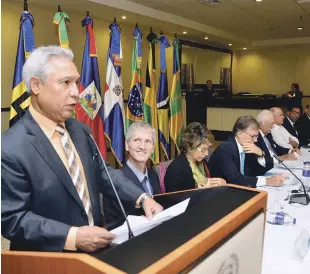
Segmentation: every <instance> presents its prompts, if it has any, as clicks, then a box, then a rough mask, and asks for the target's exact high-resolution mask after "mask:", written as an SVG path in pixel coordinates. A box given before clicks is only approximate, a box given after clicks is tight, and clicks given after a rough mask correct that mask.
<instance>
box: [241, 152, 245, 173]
mask: <svg viewBox="0 0 310 274" xmlns="http://www.w3.org/2000/svg"><path fill="white" fill-rule="evenodd" d="M240 156H241V163H240V171H241V174H242V175H244V161H245V152H244V151H242V152H241V153H240Z"/></svg>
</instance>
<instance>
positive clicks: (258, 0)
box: [255, 0, 263, 2]
mask: <svg viewBox="0 0 310 274" xmlns="http://www.w3.org/2000/svg"><path fill="white" fill-rule="evenodd" d="M255 1H256V2H263V0H255Z"/></svg>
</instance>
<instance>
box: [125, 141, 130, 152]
mask: <svg viewBox="0 0 310 274" xmlns="http://www.w3.org/2000/svg"><path fill="white" fill-rule="evenodd" d="M125 149H126V151H129V147H128V142H127V141H125Z"/></svg>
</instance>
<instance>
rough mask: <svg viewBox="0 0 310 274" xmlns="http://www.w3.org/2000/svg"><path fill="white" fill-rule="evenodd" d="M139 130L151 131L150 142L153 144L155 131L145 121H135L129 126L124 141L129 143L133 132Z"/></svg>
mask: <svg viewBox="0 0 310 274" xmlns="http://www.w3.org/2000/svg"><path fill="white" fill-rule="evenodd" d="M139 129H148V130H151V131H152V140H153V143H154V144H155V141H156V131H155V129H154V128H153V127H152V126H151V125H150V124H149V123H147V122H145V121H136V122H134V123H132V124H131V125H130V126H129V128H128V130H127V132H126V136H125V139H126V141H127V142H129V141H130V140H131V138H132V135H133V133H134V131H136V130H139Z"/></svg>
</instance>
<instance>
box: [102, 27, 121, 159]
mask: <svg viewBox="0 0 310 274" xmlns="http://www.w3.org/2000/svg"><path fill="white" fill-rule="evenodd" d="M109 28H110V44H109V49H108V56H107V74H106V87H105V92H104V130H105V135H106V137H107V138H108V140H109V141H110V145H111V150H112V153H113V154H114V156H115V158H116V160H117V162H118V163H119V164H120V165H122V164H123V163H124V161H125V129H124V126H125V111H124V96H123V83H122V77H121V63H122V58H123V56H122V45H121V30H120V27H119V25H118V24H117V23H116V22H113V23H112V24H110V26H109Z"/></svg>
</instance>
